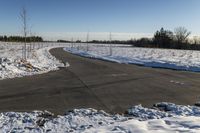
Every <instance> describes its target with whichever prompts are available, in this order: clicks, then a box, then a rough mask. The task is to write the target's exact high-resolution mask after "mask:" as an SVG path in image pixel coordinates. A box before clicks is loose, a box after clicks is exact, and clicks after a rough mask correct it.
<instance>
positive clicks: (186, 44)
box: [89, 27, 200, 50]
mask: <svg viewBox="0 0 200 133" xmlns="http://www.w3.org/2000/svg"><path fill="white" fill-rule="evenodd" d="M190 34H191V32H189V31H188V30H187V29H186V28H185V27H177V28H175V29H174V32H173V31H170V30H165V29H164V28H161V29H160V30H158V31H156V32H155V33H154V36H153V38H140V39H131V40H125V41H119V40H112V41H106V40H105V41H99V40H92V41H90V42H89V43H105V44H109V43H112V44H132V45H133V46H136V47H148V48H168V49H186V50H187V49H188V50H200V38H199V37H197V36H195V37H193V38H189V36H190Z"/></svg>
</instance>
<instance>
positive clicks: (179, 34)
mask: <svg viewBox="0 0 200 133" xmlns="http://www.w3.org/2000/svg"><path fill="white" fill-rule="evenodd" d="M174 34H175V38H176V40H177V41H178V43H185V42H186V41H187V38H188V36H189V35H190V34H191V32H189V31H188V30H187V29H186V28H185V27H177V28H175V30H174Z"/></svg>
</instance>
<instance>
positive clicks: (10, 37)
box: [0, 36, 43, 42]
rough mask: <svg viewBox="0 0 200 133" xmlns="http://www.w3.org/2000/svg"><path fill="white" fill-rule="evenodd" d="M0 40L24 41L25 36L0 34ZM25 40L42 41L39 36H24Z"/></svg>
mask: <svg viewBox="0 0 200 133" xmlns="http://www.w3.org/2000/svg"><path fill="white" fill-rule="evenodd" d="M0 41H4V42H24V41H25V38H24V37H22V36H0ZM26 42H43V38H42V37H39V36H31V37H26Z"/></svg>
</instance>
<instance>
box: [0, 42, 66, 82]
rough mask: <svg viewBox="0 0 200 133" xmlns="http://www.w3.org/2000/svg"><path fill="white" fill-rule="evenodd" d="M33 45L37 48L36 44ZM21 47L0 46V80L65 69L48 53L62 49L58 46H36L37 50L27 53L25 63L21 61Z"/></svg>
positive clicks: (15, 44) (8, 44)
mask: <svg viewBox="0 0 200 133" xmlns="http://www.w3.org/2000/svg"><path fill="white" fill-rule="evenodd" d="M45 44H46V45H45ZM35 45H36V46H37V44H35ZM22 46H23V45H21V44H17V43H13V44H11V43H6V44H0V80H1V79H7V78H15V77H23V76H28V75H34V74H41V73H46V72H49V71H52V70H57V69H58V68H59V67H65V65H64V64H63V63H61V62H60V61H59V60H57V59H56V58H55V57H53V56H52V55H51V54H50V53H49V50H50V49H52V48H56V47H63V46H60V45H59V44H54V46H49V44H47V43H44V44H43V48H42V47H41V46H40V47H38V46H37V47H38V48H35V49H33V50H31V52H29V53H28V58H27V60H26V61H25V60H23V59H21V56H22ZM36 46H35V47H36ZM65 46H66V45H65ZM28 50H29V49H28ZM67 66H68V64H67Z"/></svg>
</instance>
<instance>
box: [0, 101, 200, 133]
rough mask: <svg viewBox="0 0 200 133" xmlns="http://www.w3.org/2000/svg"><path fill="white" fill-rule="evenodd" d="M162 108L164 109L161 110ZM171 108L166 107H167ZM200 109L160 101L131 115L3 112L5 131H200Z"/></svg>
mask: <svg viewBox="0 0 200 133" xmlns="http://www.w3.org/2000/svg"><path fill="white" fill-rule="evenodd" d="M161 107H162V109H161ZM164 108H165V109H168V110H165V111H164V110H163V109H164ZM161 110H163V111H161ZM199 116H200V108H198V107H194V106H182V105H175V104H172V103H160V104H157V106H156V107H155V109H148V108H144V107H142V106H141V105H138V106H135V107H133V108H131V109H129V110H128V114H126V116H124V115H118V114H116V115H111V114H108V113H106V112H104V111H97V110H95V109H75V110H73V111H71V112H67V113H66V115H64V116H57V117H55V116H53V114H51V113H50V112H47V111H45V112H42V111H34V112H32V113H15V112H7V113H1V114H0V131H2V132H36V133H42V132H51V133H54V132H60V133H64V132H88V133H89V132H118V133H123V132H124V133H131V132H137V133H146V132H150V133H157V132H163V133H168V132H200V126H199V121H200V117H199Z"/></svg>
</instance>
